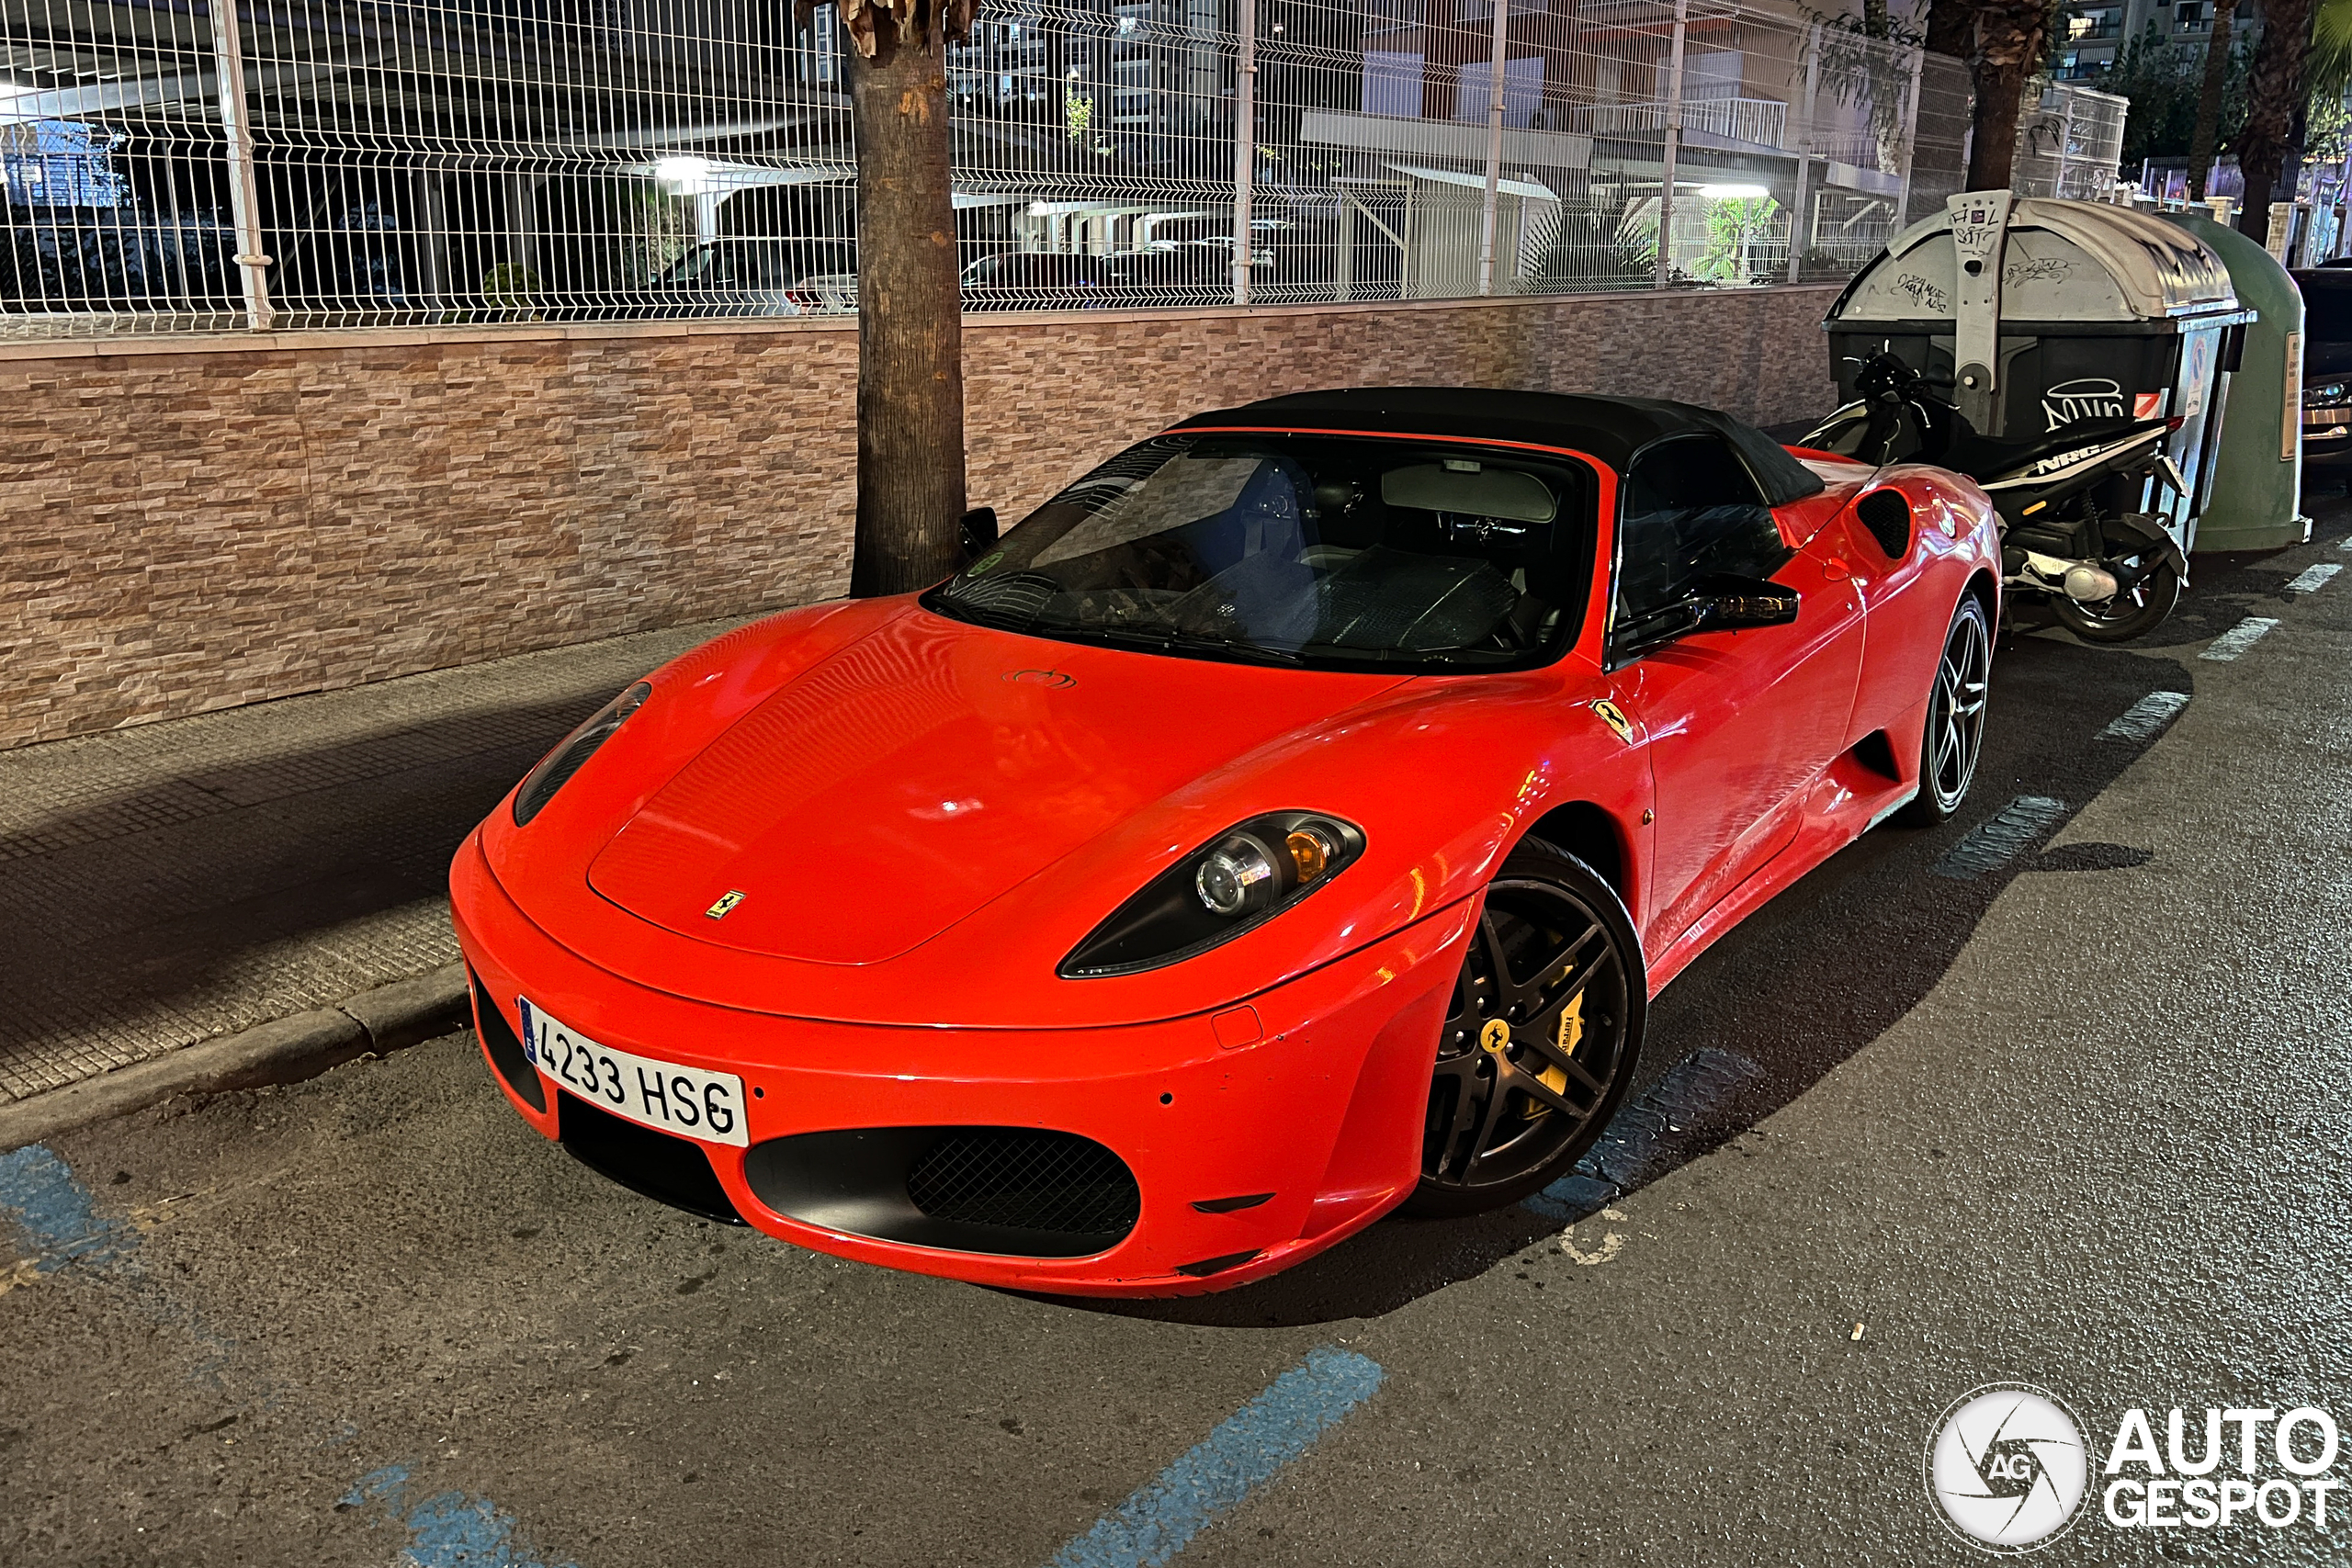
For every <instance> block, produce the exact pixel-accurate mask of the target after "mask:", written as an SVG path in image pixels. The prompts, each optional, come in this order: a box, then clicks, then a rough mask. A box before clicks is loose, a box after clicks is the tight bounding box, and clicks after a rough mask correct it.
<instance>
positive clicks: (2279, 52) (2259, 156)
mask: <svg viewBox="0 0 2352 1568" xmlns="http://www.w3.org/2000/svg"><path fill="white" fill-rule="evenodd" d="M2311 37H2312V0H2263V6H2262V41H2261V42H2259V43H2257V44H2256V45H2255V46H2254V65H2253V68H2252V69H2251V70H2250V71H2249V72H2248V73H2247V77H2246V116H2245V130H2243V131H2241V132H2240V133H2239V135H2238V168H2239V170H2240V172H2241V173H2243V174H2244V175H2245V205H2244V207H2243V208H2242V209H2240V211H2239V213H2238V231H2239V232H2240V233H2242V234H2245V235H2246V236H2247V237H2249V238H2251V239H2252V240H2254V241H2255V242H2256V243H2259V244H2267V243H2269V242H2270V202H2271V196H2272V192H2273V191H2274V190H2275V189H2276V188H2277V187H2278V184H2279V181H2280V178H2281V176H2282V175H2284V176H2285V177H2286V186H2287V196H2288V197H2289V199H2290V200H2291V199H2292V198H2293V197H2294V186H2295V181H2294V177H2293V176H2294V175H2296V174H2298V173H2300V172H2301V171H2300V170H2289V169H2287V168H2285V167H2284V165H2285V164H2286V162H2287V153H2288V149H2289V146H2290V143H2291V141H2293V136H2292V131H2293V129H2294V125H2295V119H2296V113H2297V111H2298V110H2299V109H2301V107H2302V103H2303V91H2304V81H2305V66H2306V63H2307V58H2308V56H2309V54H2310V51H2311Z"/></svg>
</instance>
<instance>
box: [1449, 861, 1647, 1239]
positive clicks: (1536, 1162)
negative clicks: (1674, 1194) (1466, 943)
mask: <svg viewBox="0 0 2352 1568" xmlns="http://www.w3.org/2000/svg"><path fill="white" fill-rule="evenodd" d="M1648 1002H1649V983H1648V972H1647V970H1646V969H1645V967H1644V964H1643V960H1642V947H1641V940H1640V938H1639V937H1637V936H1636V935H1635V934H1634V922H1633V920H1632V919H1631V918H1630V917H1628V916H1627V914H1626V913H1625V906H1624V904H1623V902H1622V901H1621V900H1620V899H1619V898H1618V897H1617V894H1616V891H1615V890H1614V889H1613V888H1611V886H1609V884H1608V883H1607V882H1606V881H1604V880H1602V879H1601V877H1600V874H1597V873H1596V872H1594V871H1593V869H1592V868H1591V867H1590V866H1589V865H1587V864H1585V863H1584V862H1582V861H1580V860H1578V859H1577V858H1576V857H1575V856H1574V855H1571V854H1567V853H1565V852H1562V851H1560V850H1557V849H1555V848H1554V847H1552V846H1551V845H1549V844H1546V843H1543V842H1541V841H1539V840H1532V839H1531V840H1526V841H1525V842H1523V843H1521V845H1520V847H1519V848H1517V849H1515V850H1513V851H1512V852H1511V853H1510V858H1508V859H1507V860H1505V861H1504V862H1503V865H1502V869H1501V871H1500V872H1498V874H1496V876H1495V879H1494V881H1493V882H1492V883H1490V884H1489V885H1488V886H1487V896H1486V900H1485V907H1484V908H1483V909H1482V910H1481V911H1480V913H1479V916H1478V924H1477V929H1476V931H1474V932H1473V933H1472V935H1471V940H1470V949H1469V952H1468V953H1466V954H1465V955H1464V959H1463V964H1462V972H1461V974H1460V976H1458V977H1457V978H1456V980H1455V982H1454V987H1453V1006H1452V1007H1451V1008H1450V1009H1449V1010H1447V1014H1446V1020H1445V1028H1444V1031H1443V1032H1442V1034H1441V1035H1440V1036H1439V1039H1438V1049H1437V1071H1436V1076H1435V1077H1434V1078H1433V1079H1432V1080H1431V1082H1430V1102H1429V1115H1428V1120H1427V1122H1425V1123H1424V1124H1423V1128H1422V1139H1421V1181H1420V1186H1419V1189H1418V1190H1416V1191H1415V1192H1414V1194H1413V1196H1412V1198H1411V1199H1410V1200H1409V1201H1408V1203H1407V1210H1408V1213H1417V1214H1428V1215H1454V1214H1470V1213H1477V1212H1479V1211H1481V1210H1485V1209H1493V1208H1499V1207H1500V1206H1502V1205H1503V1204H1505V1203H1510V1202H1513V1201H1517V1200H1519V1199H1521V1198H1524V1197H1526V1196H1527V1195H1528V1194H1529V1193H1531V1192H1533V1191H1536V1190H1538V1189H1540V1188H1543V1187H1544V1186H1545V1185H1547V1184H1549V1183H1550V1182H1553V1181H1555V1180H1557V1179H1559V1178H1560V1177H1562V1176H1565V1175H1566V1174H1567V1172H1568V1170H1569V1168H1571V1167H1572V1166H1574V1165H1575V1164H1576V1162H1577V1158H1578V1156H1581V1155H1583V1153H1584V1152H1585V1151H1586V1150H1587V1149H1589V1148H1590V1147H1591V1146H1592V1145H1593V1142H1594V1140H1595V1139H1597V1138H1599V1137H1600V1132H1601V1129H1602V1128H1604V1127H1606V1126H1607V1125H1608V1124H1609V1119H1610V1118H1611V1116H1613V1115H1615V1114H1616V1112H1617V1107H1618V1106H1619V1105H1620V1104H1621V1103H1622V1102H1623V1100H1624V1098H1625V1092H1626V1090H1627V1089H1628V1088H1630V1087H1631V1085H1632V1083H1633V1078H1634V1062H1635V1061H1636V1059H1637V1058H1638V1057H1639V1056H1640V1054H1641V1043H1642V1025H1643V1020H1644V1017H1645V1013H1646V1011H1647V1009H1648Z"/></svg>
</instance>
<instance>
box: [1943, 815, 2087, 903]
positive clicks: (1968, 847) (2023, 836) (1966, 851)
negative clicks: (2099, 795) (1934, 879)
mask: <svg viewBox="0 0 2352 1568" xmlns="http://www.w3.org/2000/svg"><path fill="white" fill-rule="evenodd" d="M2065 815H2066V803H2065V802H2064V801H2063V800H2053V799H2052V798H2051V797H2050V796H2049V795H2019V796H2018V797H2017V798H2016V799H2015V800H2012V801H2011V802H2009V803H2008V804H2007V806H2004V807H2001V809H1999V810H1998V811H1996V812H1995V813H1993V815H1992V816H1990V817H1987V818H1985V820H1984V821H1982V822H1979V823H1978V824H1976V826H1975V827H1973V828H1971V829H1969V830H1968V833H1967V836H1966V837H1964V838H1962V840H1960V842H1958V843H1956V844H1954V845H1953V846H1952V847H1951V849H1949V850H1946V851H1945V852H1944V853H1943V858H1942V859H1940V860H1939V861H1937V862H1936V863H1935V864H1933V865H1931V866H1929V867H1928V874H1929V875H1932V876H1943V877H1949V878H1951V880H1952V881H1954V882H1973V881H1974V880H1976V878H1978V877H1980V876H1982V875H1984V874H1985V873H1986V872H1990V871H1998V870H2000V869H2001V868H2002V867H2003V866H2005V865H2007V864H2008V863H2009V862H2011V861H2013V860H2015V859H2017V858H2018V855H2020V854H2023V853H2024V852H2026V851H2027V850H2029V849H2030V848H2032V846H2033V841H2034V840H2036V839H2039V838H2041V835H2042V834H2044V833H2047V832H2048V831H2050V829H2052V828H2054V827H2056V826H2057V825H2058V819H2059V818H2062V817H2064V816H2065Z"/></svg>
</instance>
